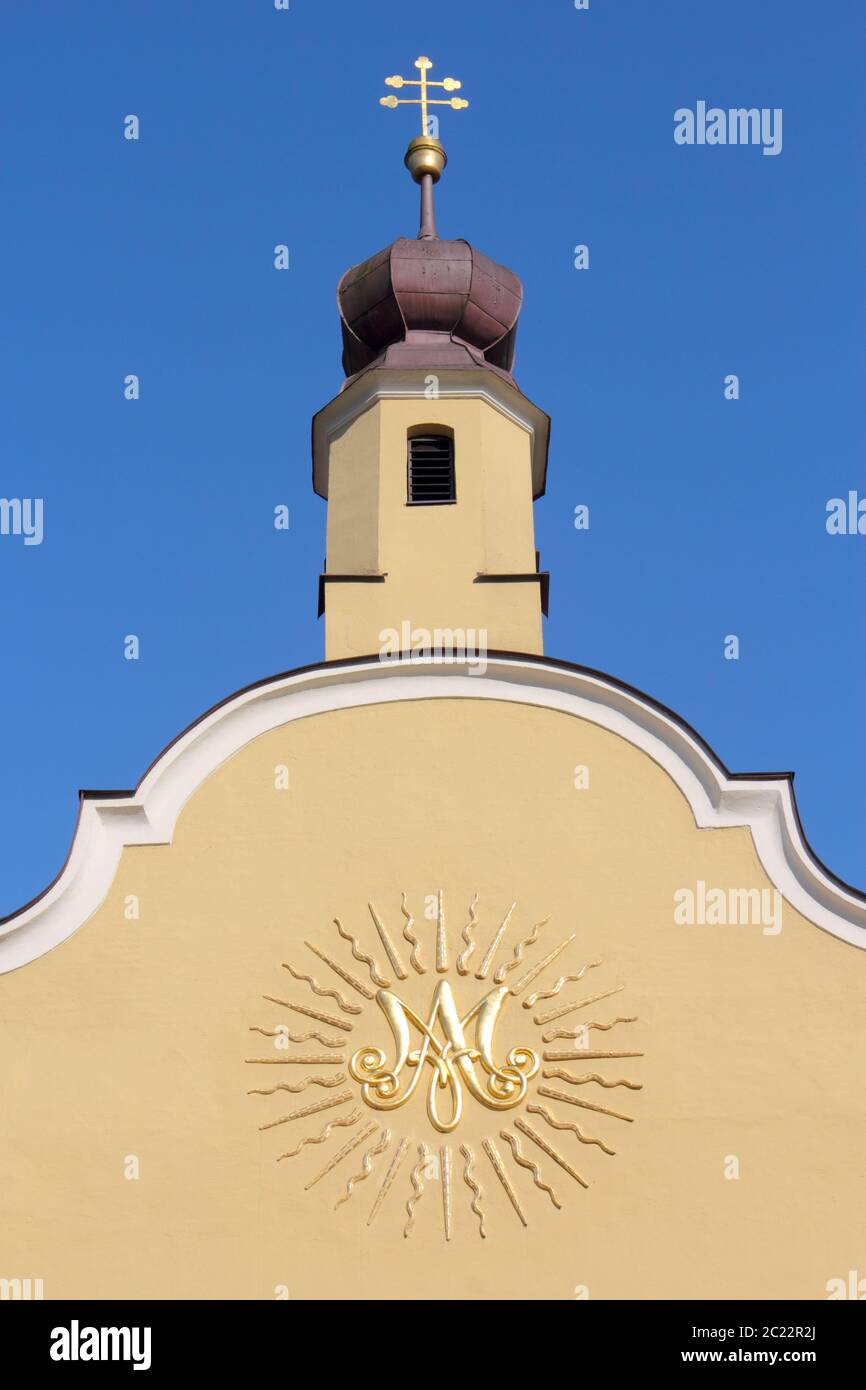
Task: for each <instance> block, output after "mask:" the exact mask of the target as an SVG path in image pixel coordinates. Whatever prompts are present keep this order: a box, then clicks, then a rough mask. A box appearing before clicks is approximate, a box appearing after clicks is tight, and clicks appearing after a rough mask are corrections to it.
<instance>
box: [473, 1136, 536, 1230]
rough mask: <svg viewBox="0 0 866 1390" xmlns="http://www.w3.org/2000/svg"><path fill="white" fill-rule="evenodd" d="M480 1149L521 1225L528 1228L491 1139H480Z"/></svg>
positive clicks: (515, 1194) (521, 1208)
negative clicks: (488, 1161)
mask: <svg viewBox="0 0 866 1390" xmlns="http://www.w3.org/2000/svg"><path fill="white" fill-rule="evenodd" d="M481 1147H482V1149H483V1150H484V1152H485V1153H486V1155H487V1157H488V1158H489V1159H490V1162H491V1164H492V1165H493V1171H494V1173H495V1174H496V1176H497V1178H498V1179H499V1181H500V1182H501V1183H502V1186H503V1187H504V1189H505V1195H506V1197H507V1198H508V1200H509V1202H510V1203H511V1205H512V1206H513V1208H514V1210H515V1211H516V1212H517V1215H518V1217H519V1218H520V1221H521V1223H522V1224H523V1225H524V1226H528V1224H529V1223H528V1221H527V1220H526V1217H525V1215H524V1212H523V1207H522V1206H521V1205H520V1201H519V1199H518V1196H517V1193H516V1192H515V1191H514V1188H513V1187H512V1186H511V1179H510V1178H509V1176H508V1174H507V1173H506V1171H505V1167H504V1164H503V1162H502V1159H501V1158H500V1157H499V1151H498V1149H497V1147H496V1145H495V1144H494V1142H493V1140H492V1139H482V1141H481Z"/></svg>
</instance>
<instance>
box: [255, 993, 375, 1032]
mask: <svg viewBox="0 0 866 1390" xmlns="http://www.w3.org/2000/svg"><path fill="white" fill-rule="evenodd" d="M262 998H263V999H267V1000H268V1002H269V1003H271V1004H281V1005H282V1007H283V1008H284V1009H291V1010H292V1013H296V1014H303V1016H304V1018H314V1019H315V1020H316V1022H317V1023H326V1024H327V1025H328V1027H329V1028H339V1029H340V1031H341V1032H343V1033H351V1031H352V1029H353V1027H354V1024H352V1023H347V1022H346V1020H345V1019H344V1018H334V1017H333V1016H332V1015H331V1014H323V1013H320V1012H319V1010H318V1009H308V1008H307V1005H306V1004H296V1003H295V1001H294V1000H293V999H278V998H277V997H276V995H275V994H263V995H262Z"/></svg>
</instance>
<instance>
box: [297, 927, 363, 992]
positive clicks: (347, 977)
mask: <svg viewBox="0 0 866 1390" xmlns="http://www.w3.org/2000/svg"><path fill="white" fill-rule="evenodd" d="M304 945H305V946H306V947H307V949H308V950H309V951H312V953H313V955H314V956H318V957H319V960H321V961H324V963H325V965H327V966H329V967H330V968H331V970H333V972H334V974H335V975H339V977H340V979H341V980H344V981H345V983H346V984H347V985H351V987H352V989H356V990H357V991H358V993H359V994H361V995H363V997H364V998H365V999H375V998H376V996H375V994H374V993H373V991H372V990H371V989H368V988H367V986H366V985H365V984H364V982H363V981H362V980H358V979H356V978H355V976H354V975H352V974H350V972H349V971H348V970H344V969H343V967H342V965H338V964H337V962H336V961H335V960H331V957H330V956H326V955H325V952H324V951H320V950H319V948H318V946H314V945H313V943H312V941H305V942H304Z"/></svg>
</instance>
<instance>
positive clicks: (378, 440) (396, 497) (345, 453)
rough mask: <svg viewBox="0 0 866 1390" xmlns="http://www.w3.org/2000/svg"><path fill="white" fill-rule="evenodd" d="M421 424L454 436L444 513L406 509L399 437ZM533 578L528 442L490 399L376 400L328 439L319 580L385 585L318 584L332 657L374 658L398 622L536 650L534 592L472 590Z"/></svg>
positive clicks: (403, 446) (530, 586) (513, 586)
mask: <svg viewBox="0 0 866 1390" xmlns="http://www.w3.org/2000/svg"><path fill="white" fill-rule="evenodd" d="M427 425H429V426H431V427H433V428H434V429H435V428H436V427H439V428H441V427H443V426H444V427H445V428H447V429H450V430H452V431H453V435H454V446H455V478H456V496H457V500H456V502H455V503H453V504H442V505H434V506H417V505H410V504H409V503H408V502H407V439H408V435H409V432H410V431H411V430H413V429H417V428H419V427H423V426H427ZM535 570H536V560H535V535H534V526H533V516H532V465H531V440H530V435H529V433H528V432H527V430H526V429H525V428H523V426H521V425H520V424H518V423H517V422H516V421H515V420H513V419H510V418H508V416H506V415H505V414H504V413H503V412H502V411H500V410H499V409H497V408H496V407H495V406H493V405H491V404H490V403H489V402H488V401H485V400H483V399H479V398H475V399H467V400H441V401H440V400H430V401H428V400H425V399H423V398H420V399H418V398H415V399H409V400H385V401H377V402H375V403H373V404H371V405H370V406H369V407H368V408H367V409H366V410H365V411H363V413H361V414H360V415H359V416H358V417H357V418H356V419H354V420H353V421H352V423H351V424H350V425H349V426H348V427H346V428H345V429H344V430H343V431H342V432H341V433H340V434H339V435H338V437H336V438H335V439H333V440H332V442H331V445H330V459H329V491H328V530H327V573H328V575H330V576H339V575H355V576H368V577H374V576H382V580H381V582H369V578H368V580H367V581H365V580H363V579H361V578H358V580H357V581H356V582H343V581H335V580H333V578H332V579H331V580H330V581H328V582H326V584H325V651H326V656H327V658H328V659H329V660H330V659H334V658H338V657H350V656H361V655H368V654H371V653H375V652H378V651H380V650H381V648H382V646H383V643H385V641H386V638H385V637H384V636H383V634H385V633H387V632H388V630H395V631H397V632H400V633H402V631H403V629H404V624H408V629H409V630H410V631H415V630H423V631H428V632H430V633H434V632H435V631H436V630H437V629H438V630H440V631H441V630H445V631H455V630H456V631H458V632H467V631H469V632H474V633H475V634H476V641H475V643H474V645H475V646H477V645H478V642H479V641H480V642H483V644H484V646H486V647H487V648H488V649H491V650H496V649H498V650H506V651H523V652H529V653H540V652H541V651H542V630H541V626H542V615H541V593H540V584H539V583H538V582H537V581H536V580H534V579H532V578H525V579H519V580H513V581H510V582H493V583H491V582H484V581H483V580H482V581H481V582H478V576H479V575H525V576H531V575H533V574H534V573H535ZM479 633H481V634H484V635H483V637H480V638H479V637H478V634H479ZM458 645H460V644H459V643H458Z"/></svg>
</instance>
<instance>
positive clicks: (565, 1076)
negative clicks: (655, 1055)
mask: <svg viewBox="0 0 866 1390" xmlns="http://www.w3.org/2000/svg"><path fill="white" fill-rule="evenodd" d="M541 1075H542V1076H543V1077H544V1079H545V1081H567V1082H568V1084H569V1086H586V1085H587V1083H588V1082H590V1081H594V1082H595V1083H596V1084H597V1085H598V1086H604V1087H605V1089H606V1090H608V1091H610V1090H613V1088H614V1087H615V1086H627V1087H628V1089H629V1090H630V1091H642V1090H643V1082H642V1081H628V1080H627V1079H626V1078H625V1077H624V1076H622V1077H619V1078H618V1079H617V1080H616V1081H608V1079H607V1078H606V1077H604V1076H599V1074H598V1072H597V1071H589V1072H586V1073H584V1075H583V1076H575V1074H574V1072H572V1071H563V1069H562V1067H545V1068H544V1070H543V1071H542V1073H541Z"/></svg>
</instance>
